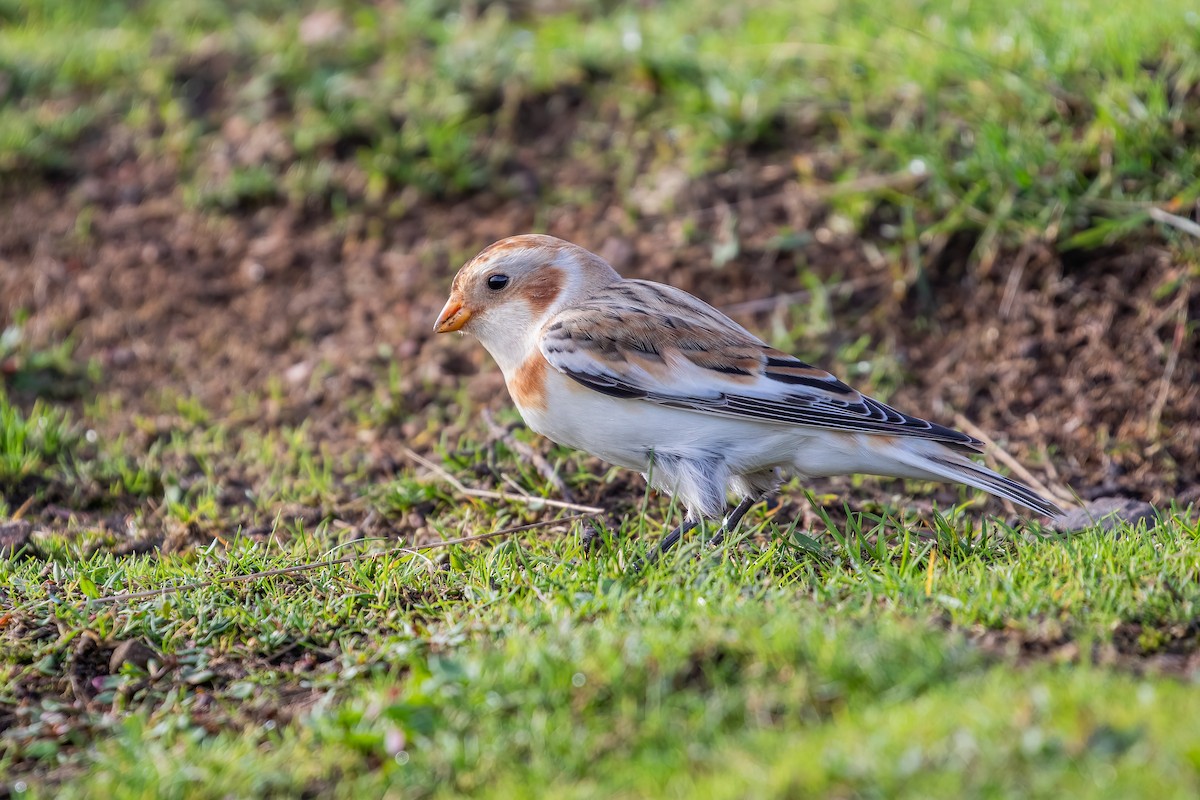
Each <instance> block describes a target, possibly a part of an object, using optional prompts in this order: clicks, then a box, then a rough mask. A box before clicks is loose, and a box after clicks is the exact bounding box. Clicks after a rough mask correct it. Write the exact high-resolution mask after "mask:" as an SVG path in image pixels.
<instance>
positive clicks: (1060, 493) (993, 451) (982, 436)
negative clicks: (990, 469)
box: [954, 414, 1075, 505]
mask: <svg viewBox="0 0 1200 800" xmlns="http://www.w3.org/2000/svg"><path fill="white" fill-rule="evenodd" d="M954 424H955V425H957V426H958V427H959V428H962V429H963V430H964V431H966V432H967V433H969V434H971V435H972V436H974V437H975V438H976V439H978V440H979V441H981V442H983V443H984V444H985V445H987V448H988V452H987V453H986V454H985V457H986V456H990V455H994V456H995V457H996V459H997V460H998V461H1003V462H1004V464H1005V466H1007V467H1008V468H1009V469H1011V470H1012V471H1013V472H1015V473H1017V476H1018V477H1019V478H1021V480H1023V481H1025V482H1026V483H1028V484H1029V485H1030V486H1032V487H1033V488H1034V489H1036V490H1037V491H1039V492H1041V493H1042V494H1043V495H1045V496H1046V497H1050V498H1053V499H1054V500H1058V501H1059V502H1061V503H1067V504H1068V505H1074V504H1075V496H1074V495H1072V494H1071V493H1070V492H1068V491H1067V490H1066V489H1062V488H1059V487H1057V486H1056V487H1054V488H1053V489H1052V488H1050V487H1049V486H1047V485H1046V484H1044V483H1042V482H1041V481H1039V480H1038V479H1037V478H1035V477H1034V475H1033V473H1032V472H1030V471H1029V470H1027V469H1025V467H1023V466H1021V462H1020V461H1017V460H1016V459H1015V458H1013V457H1012V456H1010V455H1009V454H1008V453H1006V452H1005V451H1004V449H1003V448H1001V447H1000V445H998V444H996V442H995V441H994V440H993V439H992V438H991V437H990V436H988V435H987V434H986V433H984V432H983V431H982V430H981V429H980V428H979V426H977V425H975V424H974V423H973V422H971V421H970V420H969V419H967V418H966V417H964V416H963V415H962V414H955V415H954Z"/></svg>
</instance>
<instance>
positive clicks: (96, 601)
mask: <svg viewBox="0 0 1200 800" xmlns="http://www.w3.org/2000/svg"><path fill="white" fill-rule="evenodd" d="M587 516H588V515H587V514H576V515H575V516H573V517H562V518H561V519H547V520H542V521H541V522H531V523H529V524H528V525H517V526H516V527H513V528H504V529H502V530H498V531H492V532H491V533H478V534H475V535H474V536H463V537H461V538H459V539H447V540H446V541H444V542H432V543H430V544H422V545H417V546H415V547H394V548H392V549H390V550H384V551H382V552H379V553H361V554H355V555H352V556H345V557H343V558H334V559H329V560H326V561H313V562H310V563H307V564H296V565H294V566H291V567H280V568H278V569H267V570H262V571H261V572H248V573H246V574H245V575H231V576H228V577H225V578H214V579H213V580H210V581H197V582H195V583H181V584H179V585H178V586H164V587H162V588H161V589H150V590H148V591H145V592H134V593H133V594H114V595H108V596H106V597H94V598H89V599H88V600H86V601H84V602H83V603H82V604H81V605H79V606H78V608H80V609H85V608H88V607H90V606H96V605H107V604H109V603H119V602H122V601H128V600H146V599H149V598H153V597H164V596H166V595H170V594H178V593H179V592H187V591H191V590H193V589H207V588H210V587H213V586H228V585H230V584H234V583H246V582H247V581H256V580H259V579H260V578H273V577H277V576H279V575H295V574H298V573H301V572H310V571H312V570H314V569H321V568H322V567H333V566H337V565H338V564H349V563H351V562H352V561H374V560H375V559H379V558H385V557H387V556H392V555H397V554H402V553H409V554H413V555H420V554H419V553H417V552H416V551H418V550H437V549H440V548H442V547H452V546H454V545H459V544H469V543H471V542H482V541H484V540H486V539H495V538H497V537H499V536H508V535H509V534H513V533H520V532H522V531H529V530H534V529H535V528H545V527H548V526H550V525H558V524H561V523H566V522H574V521H576V520H580V519H586V518H587Z"/></svg>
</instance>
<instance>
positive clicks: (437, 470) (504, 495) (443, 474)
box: [404, 447, 604, 514]
mask: <svg viewBox="0 0 1200 800" xmlns="http://www.w3.org/2000/svg"><path fill="white" fill-rule="evenodd" d="M404 454H405V455H406V456H408V457H409V458H410V459H411V460H413V461H415V462H416V463H418V464H420V465H421V466H422V467H424V468H425V469H427V470H429V471H430V472H432V473H434V474H435V475H437V476H438V477H439V478H441V479H442V480H444V481H446V482H447V483H449V484H450V485H451V486H453V487H454V488H455V489H456V490H458V491H459V492H461V493H463V494H465V495H467V496H468V497H480V498H483V499H486V500H508V501H510V502H513V503H524V504H526V505H543V506H550V507H551V508H562V509H566V510H567V511H579V512H581V513H583V514H603V513H604V509H603V508H597V507H596V506H585V505H581V504H579V503H567V502H564V501H562V500H551V499H549V498H546V497H531V496H529V495H523V494H514V493H513V492H494V491H492V490H490V489H471V488H468V487H467V486H465V485H463V482H462V481H460V480H459V479H458V478H456V477H454V476H453V475H451V474H450V473H449V472H447V471H446V470H445V469H443V468H442V467H440V466H438V465H437V464H435V463H433V462H432V461H430V460H429V459H428V458H425V457H424V456H423V455H421V454H420V453H418V452H416V451H415V450H413V449H412V448H410V447H405V448H404Z"/></svg>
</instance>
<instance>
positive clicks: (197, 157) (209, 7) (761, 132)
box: [0, 0, 1200, 265]
mask: <svg viewBox="0 0 1200 800" xmlns="http://www.w3.org/2000/svg"><path fill="white" fill-rule="evenodd" d="M44 5H45V8H43V9H41V10H32V11H28V12H26V13H25V14H24V15H17V13H18V12H16V11H15V10H13V11H12V12H11V13H12V14H13V15H17V18H18V19H19V20H20V24H16V25H8V26H5V27H4V28H3V29H0V66H2V67H3V68H4V71H5V73H6V74H8V75H10V76H11V77H10V79H9V84H8V89H7V96H6V97H3V98H0V169H4V170H6V171H8V172H9V173H10V174H12V175H14V176H17V175H20V174H22V173H24V172H27V171H30V170H33V171H35V172H36V171H39V170H42V171H50V172H55V171H63V170H66V171H67V172H70V171H71V170H72V169H74V168H75V167H73V164H74V163H75V162H74V161H73V159H74V158H75V156H73V153H74V152H75V150H76V143H77V142H78V141H79V140H80V138H81V137H83V136H84V134H85V132H87V131H89V130H104V129H108V128H111V127H113V126H116V127H124V128H127V129H130V130H132V131H134V132H137V133H139V134H141V135H139V136H138V137H137V139H136V141H138V142H139V147H143V148H145V149H146V151H147V152H146V155H147V156H150V155H169V156H170V157H171V158H173V159H175V160H176V161H177V163H178V164H179V166H180V170H181V173H182V175H181V177H182V178H183V182H184V187H185V192H186V194H187V196H188V197H190V198H191V199H192V200H193V201H194V202H196V203H197V204H199V205H201V206H205V207H210V208H213V209H226V210H236V209H239V208H244V207H254V206H258V205H263V204H265V205H272V204H282V203H292V204H300V205H313V204H316V205H324V206H325V207H328V208H333V209H335V210H338V209H340V210H341V211H343V212H344V211H345V210H348V209H369V210H372V213H384V214H385V215H402V214H403V213H404V212H405V210H406V209H407V208H409V207H410V206H411V203H412V202H413V199H412V197H411V196H410V195H405V194H403V193H402V192H401V191H400V190H403V189H405V188H411V189H412V190H415V191H416V192H417V196H418V197H420V196H427V197H455V196H461V195H463V194H464V193H469V192H472V191H476V190H478V189H480V188H482V187H485V186H489V187H493V188H495V187H497V186H502V185H505V184H504V180H505V178H504V165H505V164H506V163H508V162H509V160H510V159H511V158H512V157H513V156H514V155H515V154H516V153H517V152H518V150H519V148H520V147H521V146H522V145H523V144H525V143H526V140H527V139H528V137H529V136H530V134H531V131H529V130H527V127H528V126H529V125H530V124H531V123H529V122H528V121H527V119H526V118H527V117H528V116H529V115H530V114H531V113H534V111H535V110H536V109H537V108H538V107H539V106H540V105H541V104H542V103H544V102H545V99H546V98H548V97H552V96H555V95H561V96H565V95H569V94H571V93H578V94H581V95H582V96H583V97H585V98H586V100H587V105H588V107H589V108H595V109H598V110H600V114H601V116H602V117H603V120H604V122H603V123H600V122H599V121H596V120H591V119H588V118H587V117H586V116H585V117H584V119H583V123H584V124H583V126H582V127H581V128H579V129H578V130H577V131H576V132H575V135H574V138H575V143H574V144H573V145H572V147H573V148H574V149H575V150H577V151H578V152H579V153H580V154H581V155H585V156H586V158H587V160H597V161H599V162H600V163H601V164H602V170H603V171H606V172H607V173H608V174H610V175H612V176H614V180H615V182H616V189H617V190H618V191H619V192H620V193H621V194H622V196H628V195H629V193H630V192H631V190H632V189H634V187H635V185H636V184H637V182H638V179H639V178H640V177H642V176H645V175H655V174H657V173H658V171H659V170H660V169H665V168H667V167H682V168H684V169H685V170H687V171H688V172H690V173H692V174H700V173H705V172H709V171H714V170H721V169H723V168H724V167H723V165H725V164H727V163H728V161H729V159H730V158H731V157H733V156H736V155H737V154H739V153H745V152H755V151H764V150H770V149H772V148H778V147H790V148H793V149H794V148H795V143H796V142H803V143H804V146H802V147H801V148H800V149H801V150H802V151H803V152H811V153H812V154H814V155H817V154H819V156H820V157H819V163H820V164H821V165H822V166H821V167H820V168H819V169H818V168H816V167H814V165H813V163H812V162H810V161H809V160H805V159H798V160H797V161H796V179H797V180H798V181H799V182H800V183H801V184H811V185H815V186H826V185H828V184H832V185H835V186H836V187H838V188H837V191H836V194H835V196H834V199H833V205H834V209H835V211H836V212H837V215H838V216H839V217H841V218H842V220H843V221H844V224H846V225H848V226H849V227H850V228H851V229H854V228H856V227H860V226H862V225H863V224H865V222H866V220H867V219H868V217H869V216H870V215H871V214H872V212H873V211H875V210H877V209H881V208H882V209H889V210H888V211H887V212H886V216H888V217H890V218H892V219H893V220H894V222H890V223H889V226H890V228H889V229H894V234H893V236H894V238H896V239H897V245H898V246H906V245H907V246H911V245H912V244H913V243H914V242H916V241H918V240H919V241H922V242H929V241H933V240H936V239H937V238H938V237H945V236H949V235H951V234H953V233H955V232H958V231H962V230H971V231H974V232H975V233H976V234H977V235H978V244H977V246H976V257H977V258H978V259H980V260H981V262H983V263H985V265H986V264H990V261H991V259H993V258H994V257H995V255H996V253H997V252H998V251H999V248H1000V247H1001V246H1003V245H1010V244H1013V243H1023V242H1026V241H1030V240H1042V239H1046V238H1048V239H1050V240H1051V241H1054V242H1057V243H1058V244H1059V245H1061V246H1063V247H1092V246H1096V245H1099V244H1102V243H1106V242H1113V241H1117V240H1120V239H1122V238H1125V237H1128V236H1130V235H1133V234H1134V233H1137V232H1139V231H1143V230H1145V229H1146V228H1147V226H1149V225H1152V224H1153V223H1151V222H1150V217H1149V216H1148V214H1149V208H1150V206H1152V205H1157V206H1160V207H1162V208H1163V209H1165V210H1167V211H1174V210H1179V209H1186V208H1187V207H1188V206H1189V204H1191V203H1193V202H1194V201H1195V200H1196V199H1197V197H1200V180H1198V179H1197V178H1196V176H1197V175H1200V160H1198V159H1200V156H1197V149H1196V148H1195V147H1193V146H1191V144H1190V142H1191V141H1192V140H1193V139H1194V138H1195V136H1196V133H1197V130H1198V128H1200V111H1198V110H1197V106H1196V104H1195V103H1193V102H1190V101H1189V100H1188V99H1187V98H1188V97H1189V94H1188V93H1189V91H1192V90H1193V88H1194V87H1195V86H1196V84H1197V81H1198V80H1200V58H1198V57H1197V55H1196V54H1197V52H1200V21H1197V19H1196V13H1195V11H1194V9H1193V7H1192V6H1193V4H1192V3H1190V2H1187V1H1186V0H1167V1H1166V2H1164V3H1159V4H1156V5H1155V7H1154V10H1153V13H1147V12H1146V9H1145V7H1144V6H1143V5H1140V4H1138V3H1133V2H1122V3H1116V4H1113V3H1099V2H1075V3H1046V4H1030V5H1028V6H1025V7H1023V8H1022V9H1021V12H1020V13H1013V12H1012V10H1011V9H1009V8H1008V7H1003V8H1002V7H999V6H989V5H987V4H983V3H974V4H961V3H959V4H956V3H950V2H946V1H945V0H940V1H939V2H930V3H923V4H918V5H909V6H905V7H903V8H899V7H898V8H894V9H887V10H880V9H877V8H876V7H875V6H874V5H872V4H867V3H834V2H828V0H805V2H803V3H799V4H797V3H792V2H779V0H756V2H751V3H745V4H741V5H738V6H730V5H729V4H725V3H717V2H710V1H709V0H703V1H702V2H695V3H662V4H654V5H652V6H650V7H649V8H645V9H641V10H637V7H636V5H630V6H626V5H625V4H622V3H617V4H615V6H614V4H604V3H598V2H597V3H582V4H578V6H577V11H576V13H561V14H555V15H538V16H524V15H518V16H517V17H515V18H513V17H510V16H508V15H506V12H505V11H504V7H503V6H502V5H500V4H493V5H490V6H488V7H487V8H486V10H483V11H481V12H480V13H465V14H462V13H458V12H457V11H455V10H452V7H451V6H447V5H446V4H442V3H436V2H420V3H395V4H385V5H382V6H378V7H376V6H363V5H361V4H358V3H325V4H321V6H320V7H321V8H333V9H337V10H338V11H337V16H336V17H335V18H334V21H333V22H330V23H326V25H325V26H324V27H323V28H321V29H320V30H323V33H321V32H320V30H319V31H318V33H317V34H316V35H317V38H316V39H315V40H313V39H310V40H309V41H307V42H306V41H304V40H303V39H302V36H301V30H302V29H303V28H304V20H305V18H306V15H307V13H308V11H309V10H310V9H311V8H313V7H314V5H313V4H294V3H287V2H257V3H252V4H241V5H239V10H238V11H236V12H234V11H232V10H231V8H230V7H229V6H227V5H226V4H224V3H220V2H216V1H215V0H192V1H191V2H188V3H184V4H182V5H181V4H179V3H175V2H166V0H152V2H146V3H139V4H137V6H136V7H134V8H132V9H126V8H125V6H124V5H123V4H119V5H118V4H110V3H104V2H95V1H94V0H89V1H87V2H84V0H62V1H61V2H55V3H48V4H44ZM310 27H311V26H310ZM308 35H309V36H312V35H313V34H311V33H310V34H308ZM66 42H69V43H70V46H64V43H66ZM230 121H232V122H233V123H235V124H234V125H233V128H230V127H229V125H228V124H227V123H229V122H230ZM532 124H533V125H535V126H536V125H539V124H541V123H537V122H535V123H532ZM256 127H257V128H258V129H259V131H260V132H262V133H263V135H264V139H263V141H268V142H270V143H271V144H270V146H268V147H266V149H265V150H263V153H262V155H261V156H260V157H255V159H254V160H253V161H252V162H249V163H244V162H243V161H240V160H239V159H241V158H242V156H240V155H238V154H237V153H236V152H234V155H233V161H232V163H229V162H228V160H220V159H213V158H212V157H211V154H212V153H213V152H214V148H217V149H218V150H221V149H222V148H226V147H232V148H233V149H234V151H236V150H237V149H238V148H239V147H240V144H239V142H240V141H241V140H240V139H239V140H236V141H232V142H229V141H227V139H226V137H227V135H230V134H229V131H230V130H232V129H237V128H240V129H246V130H250V129H254V128H256ZM535 131H536V128H535ZM564 189H565V187H564ZM548 191H550V192H552V193H553V192H554V191H555V189H554V188H550V189H549V190H548ZM406 198H407V199H406ZM631 210H632V211H634V213H637V211H636V209H631ZM838 224H843V223H841V222H839V223H838ZM1161 233H1162V235H1164V236H1166V237H1167V238H1175V237H1177V236H1178V235H1179V234H1178V232H1176V231H1174V230H1173V229H1172V228H1170V227H1166V228H1163V229H1162V230H1161Z"/></svg>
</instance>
